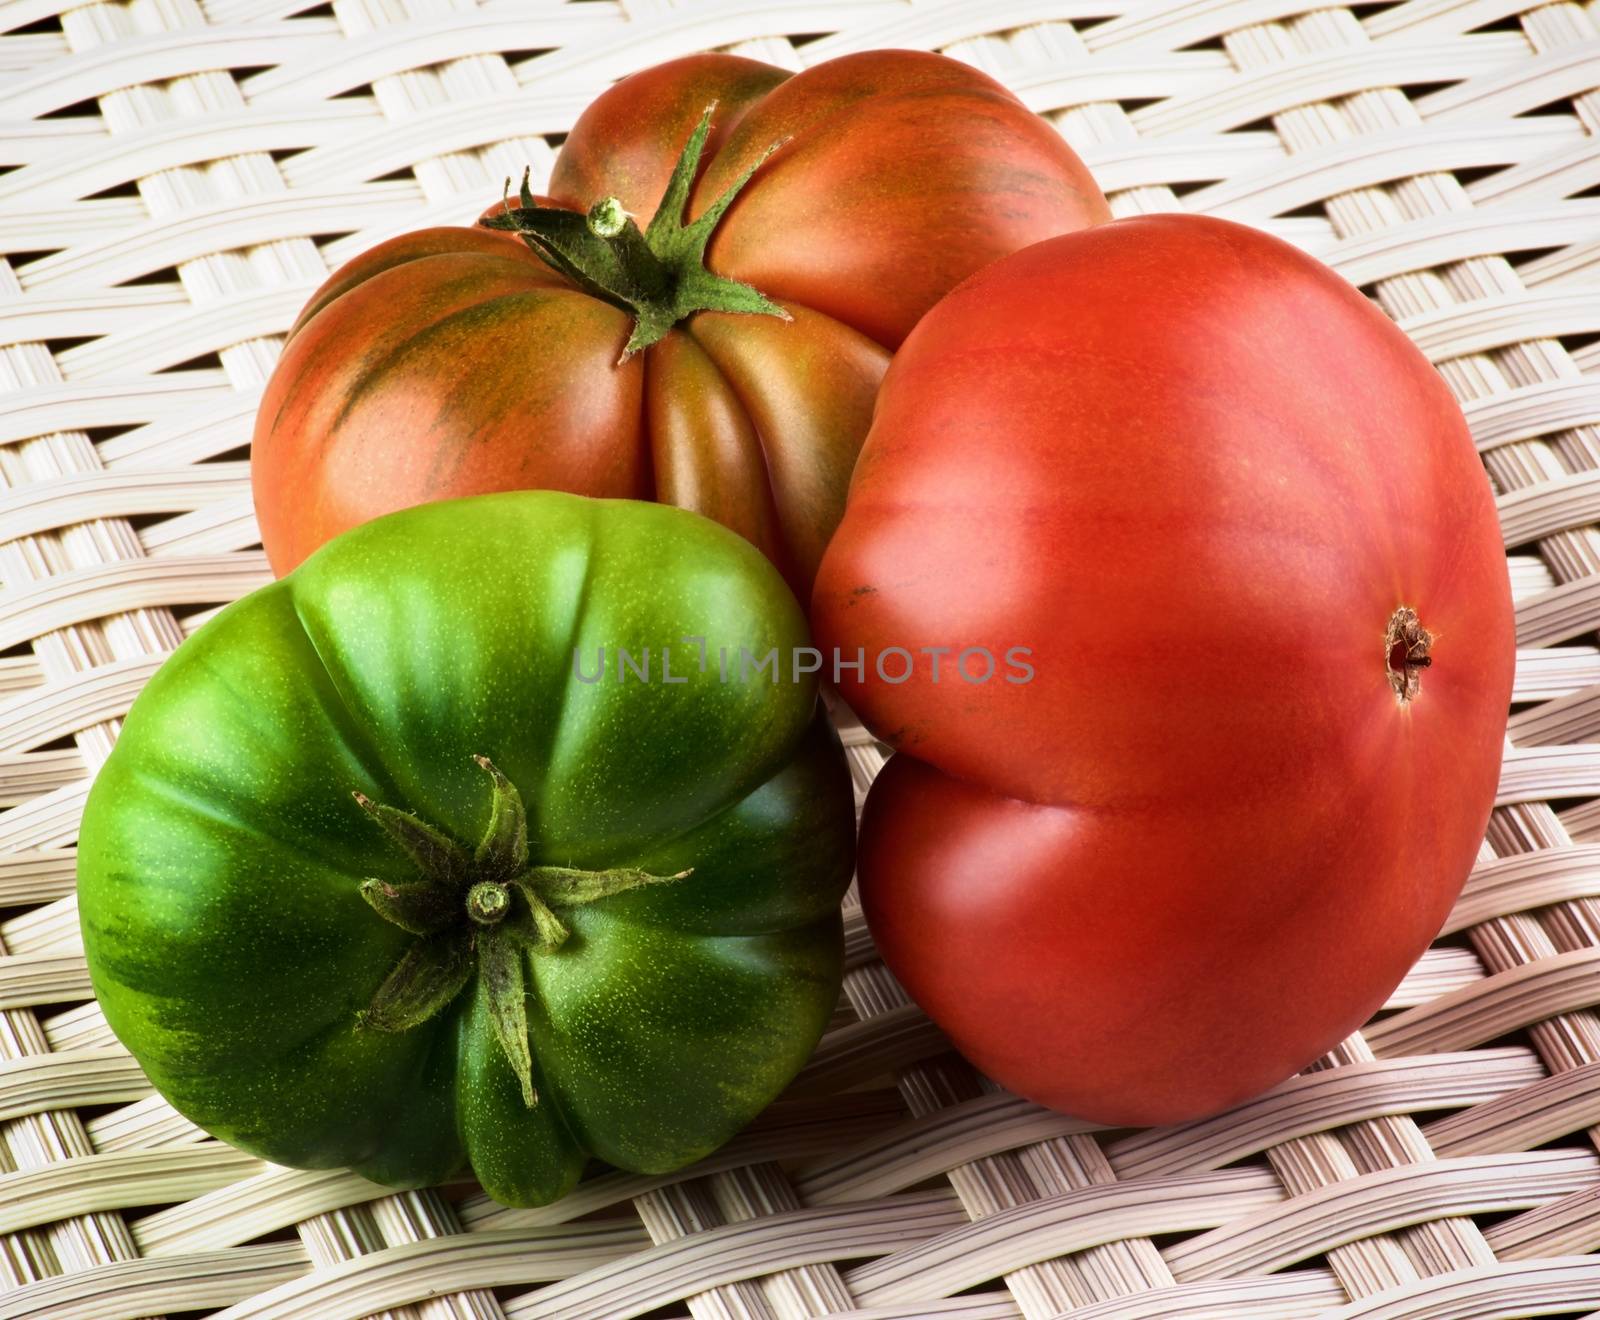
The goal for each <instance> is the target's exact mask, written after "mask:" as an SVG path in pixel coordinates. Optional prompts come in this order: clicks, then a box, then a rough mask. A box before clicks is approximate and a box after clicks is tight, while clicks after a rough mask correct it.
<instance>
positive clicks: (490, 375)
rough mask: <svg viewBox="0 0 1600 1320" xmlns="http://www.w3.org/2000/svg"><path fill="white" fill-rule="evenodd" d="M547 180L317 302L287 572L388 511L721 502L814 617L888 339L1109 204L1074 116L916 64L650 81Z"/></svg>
mask: <svg viewBox="0 0 1600 1320" xmlns="http://www.w3.org/2000/svg"><path fill="white" fill-rule="evenodd" d="M708 106H714V111H713V110H708ZM686 143H687V146H686ZM774 148H776V150H775V152H774V153H773V154H772V155H771V156H770V159H769V158H768V152H769V151H773V149H774ZM680 153H681V154H680ZM752 171H753V172H752ZM674 181H675V182H674ZM549 186H550V192H551V197H550V198H545V199H535V198H533V197H532V196H531V195H529V196H526V197H525V198H522V199H520V200H523V201H524V202H525V203H526V205H524V206H522V207H516V206H513V205H511V204H509V203H508V204H507V205H505V206H498V207H496V208H493V211H494V212H496V213H497V214H495V215H493V216H492V217H491V223H495V224H500V225H504V226H506V227H507V228H508V229H509V230H510V231H511V232H495V231H493V230H488V229H483V228H479V229H466V228H436V229H426V230H421V231H419V232H417V233H413V234H408V235H405V236H402V237H399V238H396V239H393V240H391V241H389V242H387V243H384V244H382V245H380V246H379V247H377V248H375V249H373V250H372V251H370V252H368V253H366V254H365V255H363V256H360V257H357V258H356V259H355V260H354V261H352V262H351V263H350V264H349V265H347V266H345V267H344V268H342V269H341V270H339V271H337V272H336V273H335V274H334V275H333V276H332V277H331V278H330V279H329V280H328V282H327V283H326V284H325V285H323V287H322V288H321V289H319V290H318V291H317V292H316V293H315V294H314V295H313V296H312V298H311V301H310V302H309V303H308V305H307V307H306V309H305V311H304V312H303V313H302V315H301V317H300V319H299V321H298V322H297V323H296V324H295V326H294V327H293V328H292V329H291V331H290V333H289V338H288V341H287V344H286V346H285V348H284V352H283V357H282V359H281V360H280V362H279V364H278V366H277V368H276V370H275V371H274V373H273V376H272V379H271V381H270V382H269V383H268V386H267V390H266V393H265V395H264V397H263V399H262V403H261V408H260V412H259V415H258V419H257V423H256V431H255V447H254V455H253V457H254V468H253V482H254V488H255V501H256V512H257V516H258V519H259V522H260V525H261V535H262V540H263V542H264V544H265V546H266V550H267V554H268V557H269V558H270V560H271V562H272V565H273V567H274V569H275V570H277V571H278V572H279V573H283V572H286V571H288V570H289V569H291V568H293V567H294V566H295V565H296V564H297V563H299V562H300V560H302V559H303V558H304V557H305V556H306V555H307V554H309V553H310V552H311V551H312V550H313V549H315V548H316V547H317V546H318V545H321V544H322V543H323V542H324V541H326V540H327V539H328V538H329V537H331V536H334V535H336V534H337V533H339V532H341V531H344V530H345V529H347V528H349V527H353V526H355V525H356V524H358V523H361V522H364V521H365V520H367V519H368V518H372V517H375V516H376V515H378V514H381V513H387V512H390V511H392V510H394V509H399V508H403V507H406V506H408V505H412V504H418V503H422V502H424V501H428V500H435V499H447V498H451V497H454V496H460V495H469V494H478V493H482V492H486V491H495V490H511V489H518V488H533V487H542V488H551V489H559V490H569V491H575V492H577V493H580V494H587V495H601V496H630V497H639V498H651V497H653V498H655V499H658V500H661V501H663V502H665V503H670V504H678V505H682V506H683V507H685V508H690V509H694V510H696V511H698V512H701V513H704V514H706V515H707V516H709V517H712V518H714V519H716V520H717V521H719V522H722V523H724V524H725V525H726V526H729V527H731V528H733V529H734V530H735V531H738V532H739V533H740V534H742V535H743V536H745V537H746V538H747V539H748V540H750V541H752V542H753V543H754V544H755V545H757V546H758V547H759V548H760V549H761V550H762V551H763V552H764V553H766V554H767V555H768V556H769V557H770V558H771V559H773V561H774V562H776V563H777V564H778V565H779V566H780V568H781V569H782V570H783V571H784V573H785V574H786V576H787V577H788V579H789V581H790V583H791V584H792V585H793V586H794V587H795V589H796V591H797V592H799V593H800V595H801V598H802V600H803V599H805V598H806V596H807V595H808V594H809V590H810V583H811V578H812V576H813V574H814V572H815V570H816V565H817V562H818V560H819V559H820V557H821V554H822V549H823V546H824V545H825V544H826V542H827V539H828V537H829V535H830V534H831V533H832V531H833V528H834V526H835V525H836V523H837V522H838V519H839V516H840V514H841V513H842V511H843V508H844V497H845V489H846V487H847V485H848V482H849V478H850V471H851V468H852V466H853V465H854V462H855V457H856V453H857V451H858V449H859V448H860V445H861V440H862V438H863V436H864V435H865V434H866V430H867V425H868V423H869V421H870V419H871V413H872V404H873V398H874V396H875V394H876V392H877V388H878V383H879V381H880V379H881V377H882V374H883V371H884V368H885V366H886V364H887V362H888V359H889V352H890V350H892V349H893V348H894V347H895V346H896V345H898V344H899V343H900V341H901V340H902V339H903V338H904V337H905V335H906V333H907V331H909V330H910V329H911V327H912V326H913V325H914V324H916V321H917V318H918V317H920V316H921V315H922V314H923V312H925V311H926V310H927V309H928V308H929V307H931V306H932V305H933V303H934V302H936V301H937V300H938V299H939V298H940V297H941V296H942V295H943V294H944V293H946V292H947V291H948V290H949V289H950V288H951V287H952V286H953V285H955V284H956V283H957V282H959V281H960V280H961V279H963V278H965V277H966V276H967V275H969V274H971V273H972V272H973V271H975V270H977V269H978V268H979V267H981V266H983V265H984V264H986V263H987V262H989V261H991V260H993V259H994V258H996V257H999V256H1002V255H1004V254H1006V253H1008V252H1011V251H1013V250H1015V249H1016V248H1019V247H1023V246H1026V245H1027V244H1029V243H1032V242H1034V241H1036V240H1038V239H1041V238H1046V237H1049V236H1050V235H1053V234H1059V233H1062V232H1064V231H1067V230H1070V229H1075V228H1078V227H1081V226H1083V225H1085V224H1089V223H1092V222H1095V221H1098V220H1102V219H1105V218H1106V216H1107V214H1108V213H1107V211H1106V207H1105V202H1104V199H1103V198H1102V197H1101V195H1100V193H1099V191H1098V189H1097V188H1096V187H1095V185H1094V183H1093V181H1092V180H1091V179H1090V177H1089V175H1088V173H1087V171H1086V170H1085V169H1084V168H1083V166H1082V164H1081V163H1080V162H1079V160H1078V159H1077V157H1076V156H1075V155H1074V154H1073V152H1072V151H1071V149H1070V148H1069V147H1067V145H1066V144H1065V143H1064V142H1063V141H1062V139H1061V137H1060V136H1059V134H1057V133H1056V132H1055V130H1054V129H1053V128H1051V127H1050V125H1048V124H1047V123H1045V121H1044V120H1042V119H1040V118H1039V117H1038V116H1037V115H1034V114H1033V113H1031V112H1030V111H1029V110H1027V109H1026V108H1025V107H1024V106H1023V105H1022V104H1021V103H1020V102H1019V101H1018V100H1017V99H1016V98H1015V97H1013V96H1012V95H1011V94H1010V93H1009V92H1007V91H1006V90H1005V89H1004V88H1002V87H1001V86H1000V85H999V84H998V83H996V82H994V81H993V80H992V79H990V78H987V77H985V76H984V75H983V74H981V73H979V72H977V71H976V70H974V69H972V68H970V67H968V66H966V65H964V64H959V63H957V62H956V61H954V60H950V59H946V58H944V57H943V56H939V55H932V54H924V53H919V52H913V51H871V52H866V53H863V54H858V55H850V56H845V57H843V58H840V59H835V60H830V61H828V62H827V63H824V64H819V65H817V66H815V67H814V68H811V69H808V70H806V71H805V72H803V73H800V74H796V75H794V76H792V77H791V76H790V75H789V74H787V73H786V72H785V71H783V70H781V69H777V68H774V67H772V66H770V65H766V64H761V63H758V62H756V61H754V60H747V59H742V58H739V57H737V56H733V55H721V54H706V55H693V56H690V57H688V58H685V59H680V60H675V61H672V62H671V63H668V64H663V65H660V66H659V67H656V68H653V69H649V70H646V71H645V72H642V73H639V74H635V75H634V76H632V77H630V78H626V79H624V80H623V81H622V82H620V83H618V84H617V85H616V86H615V87H613V88H612V89H610V90H609V91H607V92H606V93H605V94H604V95H602V96H601V97H600V98H599V99H598V100H597V101H595V102H594V104H593V105H592V106H590V107H589V109H588V110H586V111H585V112H584V114H583V115H582V116H581V117H580V118H579V119H578V121H577V123H576V124H575V125H574V127H573V130H572V133H571V134H570V135H569V136H568V138H567V140H566V142H565V144H564V145H563V146H562V148H561V152H560V155H559V156H558V157H557V159H556V162H555V166H554V170H553V173H552V175H551V180H550V185H549ZM669 188H670V192H669ZM664 199H665V200H664ZM536 201H541V202H542V203H543V204H541V205H533V203H534V202H536ZM722 206H726V210H725V212H724V211H723V210H721V209H720V208H721V207H722ZM691 215H692V216H694V217H695V219H694V222H693V223H692V224H685V223H684V221H685V219H686V218H687V217H688V216H691ZM586 216H587V219H586ZM651 216H654V219H653V220H650V222H649V224H648V225H646V220H647V219H648V218H649V217H651ZM632 217H637V218H638V219H637V223H635V221H634V219H633V218H632ZM641 227H644V231H643V232H641ZM519 235H520V237H519ZM712 272H714V273H712Z"/></svg>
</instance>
